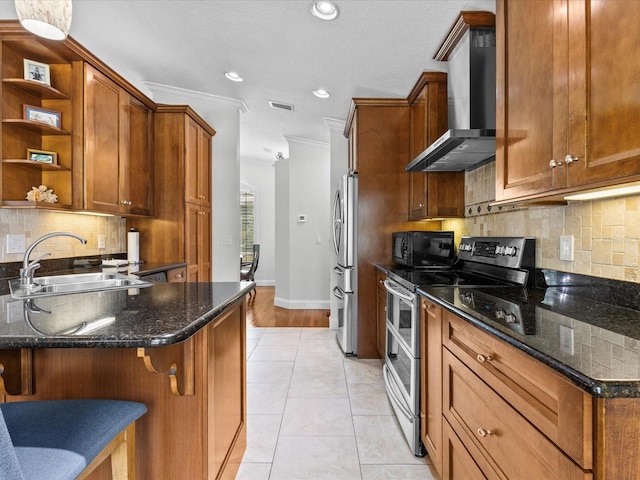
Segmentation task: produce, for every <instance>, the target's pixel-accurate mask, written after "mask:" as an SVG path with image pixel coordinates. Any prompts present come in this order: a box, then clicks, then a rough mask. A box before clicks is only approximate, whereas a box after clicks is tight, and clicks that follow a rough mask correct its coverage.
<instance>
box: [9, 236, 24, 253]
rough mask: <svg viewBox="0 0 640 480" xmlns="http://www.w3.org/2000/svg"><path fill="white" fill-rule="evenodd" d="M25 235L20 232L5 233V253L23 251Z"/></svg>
mask: <svg viewBox="0 0 640 480" xmlns="http://www.w3.org/2000/svg"><path fill="white" fill-rule="evenodd" d="M25 249H26V246H25V237H24V234H22V233H17V234H11V233H10V234H8V235H7V253H24V251H25Z"/></svg>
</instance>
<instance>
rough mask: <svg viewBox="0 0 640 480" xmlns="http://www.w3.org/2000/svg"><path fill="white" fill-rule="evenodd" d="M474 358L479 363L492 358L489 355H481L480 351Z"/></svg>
mask: <svg viewBox="0 0 640 480" xmlns="http://www.w3.org/2000/svg"><path fill="white" fill-rule="evenodd" d="M476 360H478V361H479V362H480V363H485V362H490V361H491V360H493V358H491V355H486V356H485V355H482V354H481V353H479V354H478V355H477V356H476Z"/></svg>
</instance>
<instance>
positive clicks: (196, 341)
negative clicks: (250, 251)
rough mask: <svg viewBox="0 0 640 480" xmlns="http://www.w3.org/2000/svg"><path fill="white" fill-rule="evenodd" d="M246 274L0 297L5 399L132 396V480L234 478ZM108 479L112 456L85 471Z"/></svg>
mask: <svg viewBox="0 0 640 480" xmlns="http://www.w3.org/2000/svg"><path fill="white" fill-rule="evenodd" d="M252 287H253V283H252V282H238V283H233V282H230V283H155V284H153V285H152V286H151V287H147V288H141V289H129V290H118V291H106V292H97V293H84V294H75V295H61V296H51V297H43V298H38V299H37V300H24V301H23V300H14V299H13V298H11V296H10V295H8V294H7V295H3V296H0V305H1V310H0V319H1V321H0V388H1V389H2V393H3V395H4V396H5V397H4V399H5V401H8V402H11V401H17V400H25V401H29V400H43V399H62V398H114V399H126V400H136V401H140V402H143V403H145V404H146V405H147V407H148V409H149V411H148V413H147V414H146V415H145V416H144V417H142V418H141V419H140V420H139V421H138V422H137V423H136V449H137V455H136V463H137V466H136V471H137V475H138V478H142V479H147V478H148V479H151V478H158V479H159V478H176V479H178V478H189V479H213V478H234V477H235V474H236V471H237V468H238V466H239V463H240V460H241V458H242V455H243V453H244V449H245V446H246V368H245V359H246V344H245V329H246V321H245V308H246V307H245V301H244V298H245V295H246V294H247V293H248V292H249V291H250V290H251V288H252ZM89 478H90V479H91V480H100V479H103V478H104V479H106V478H111V477H110V469H109V462H104V464H103V465H101V466H100V467H99V468H98V469H96V470H95V471H94V472H93V473H92V475H91V476H90V477H89Z"/></svg>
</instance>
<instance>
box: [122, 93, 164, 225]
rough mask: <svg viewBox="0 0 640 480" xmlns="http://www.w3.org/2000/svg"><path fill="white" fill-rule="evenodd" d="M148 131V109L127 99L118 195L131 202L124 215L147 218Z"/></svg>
mask: <svg viewBox="0 0 640 480" xmlns="http://www.w3.org/2000/svg"><path fill="white" fill-rule="evenodd" d="M152 128H153V113H152V112H151V109H149V107H147V106H146V105H144V104H143V103H141V102H139V101H138V100H136V99H135V98H133V97H129V134H128V139H129V148H128V151H127V168H126V177H127V178H126V190H125V191H123V192H122V196H123V197H124V198H125V199H126V200H127V201H128V202H131V203H130V204H129V205H128V207H129V208H128V212H129V213H132V214H136V215H150V214H151V211H152V208H153V189H152V185H153V166H152V162H151V158H152V157H151V149H152V146H151V145H152V139H153V133H152V131H153V130H152ZM160 193H162V192H160Z"/></svg>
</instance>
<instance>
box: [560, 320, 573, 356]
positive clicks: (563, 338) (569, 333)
mask: <svg viewBox="0 0 640 480" xmlns="http://www.w3.org/2000/svg"><path fill="white" fill-rule="evenodd" d="M560 351H561V352H564V353H568V354H569V355H573V328H571V327H567V326H565V325H560Z"/></svg>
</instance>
